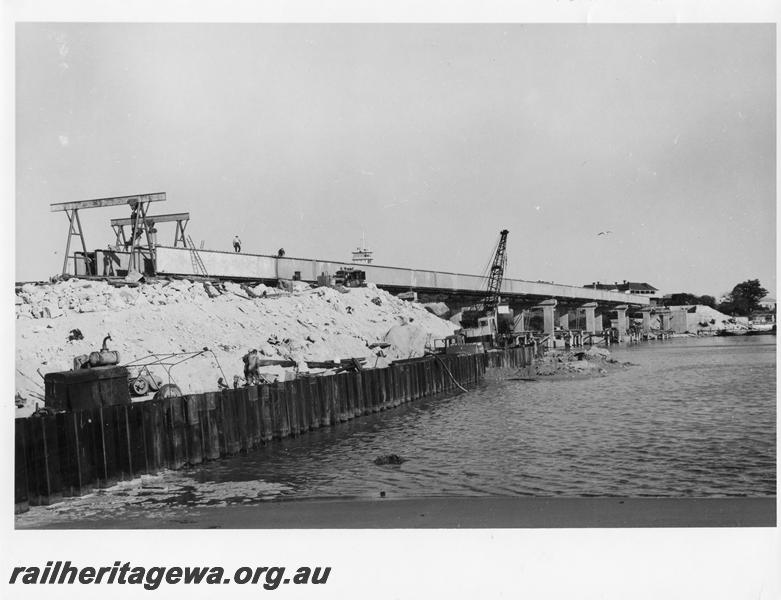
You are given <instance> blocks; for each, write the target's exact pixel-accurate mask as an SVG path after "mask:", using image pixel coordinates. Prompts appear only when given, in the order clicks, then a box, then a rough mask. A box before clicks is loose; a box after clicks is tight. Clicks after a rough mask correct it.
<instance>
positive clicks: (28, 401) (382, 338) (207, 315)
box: [16, 279, 455, 416]
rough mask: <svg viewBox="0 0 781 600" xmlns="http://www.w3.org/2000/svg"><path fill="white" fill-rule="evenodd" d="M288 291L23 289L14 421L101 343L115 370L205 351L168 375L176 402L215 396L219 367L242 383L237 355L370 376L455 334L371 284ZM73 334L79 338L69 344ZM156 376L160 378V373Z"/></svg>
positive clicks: (177, 286)
mask: <svg viewBox="0 0 781 600" xmlns="http://www.w3.org/2000/svg"><path fill="white" fill-rule="evenodd" d="M288 287H289V290H290V291H283V290H280V289H277V288H271V287H267V286H265V285H263V284H258V285H252V286H250V285H246V284H245V285H240V284H237V283H230V282H226V283H210V282H193V281H188V280H170V281H159V282H155V283H149V284H139V285H136V286H134V287H131V286H121V287H116V286H114V285H110V284H109V283H107V282H104V281H86V280H79V279H69V280H67V281H62V282H58V283H53V284H44V285H41V284H25V285H23V286H21V288H19V289H17V293H16V316H17V320H16V401H17V406H20V405H21V409H19V410H18V411H17V415H18V416H23V415H24V414H28V413H29V412H31V411H32V410H33V409H34V407H35V405H36V403H38V404H41V402H42V399H43V391H44V390H43V377H42V375H44V374H46V373H48V372H52V371H66V370H69V369H71V368H72V366H73V358H74V357H75V356H77V355H80V354H88V353H89V352H91V351H93V350H98V349H100V346H101V343H102V340H103V338H104V337H105V336H106V335H107V334H111V341H110V342H109V343H108V345H109V348H110V349H112V350H117V351H119V354H120V364H125V363H127V362H129V361H131V360H134V359H138V358H141V357H143V356H146V355H149V354H160V353H174V352H193V351H198V350H201V349H202V348H204V347H208V348H209V349H210V350H212V351H213V352H214V357H213V356H211V354H205V355H202V356H199V357H196V358H194V359H192V360H189V361H186V362H183V363H181V364H180V365H177V366H175V367H173V368H172V369H171V371H170V374H171V377H172V379H173V381H174V382H175V383H176V384H177V385H179V387H180V388H181V389H182V391H183V392H184V393H196V392H203V391H209V390H215V389H217V379H218V378H219V377H221V376H222V374H221V372H220V368H219V367H221V368H222V370H223V371H224V373H225V376H226V377H227V380H228V383H231V382H232V379H233V376H234V375H243V367H244V365H243V361H242V356H243V355H244V354H245V353H246V352H247V351H249V350H251V349H257V350H258V351H259V352H260V354H261V355H262V357H263V358H268V359H281V360H292V361H294V362H296V363H297V365H298V367H297V368H298V369H300V370H305V369H306V368H307V367H306V361H331V360H341V359H345V358H358V357H362V358H365V359H366V366H368V367H373V366H375V365H376V366H385V365H387V364H388V363H389V362H390V361H392V360H396V359H399V358H410V357H414V356H421V355H422V354H423V352H424V349H425V346H426V343H427V342H428V341H429V339H436V338H442V337H445V336H447V335H450V334H452V333H453V331H454V329H455V326H454V325H453V324H452V323H450V322H449V321H445V320H443V319H441V318H439V317H437V316H436V315H434V314H432V313H431V312H430V311H427V310H426V309H425V308H424V307H423V306H422V305H421V304H419V303H416V302H406V301H403V300H400V299H398V298H396V297H394V296H392V295H391V294H389V293H387V292H385V291H383V290H379V289H377V288H375V287H374V286H373V285H371V284H370V285H369V286H368V287H365V288H349V289H341V290H337V289H333V288H325V287H322V288H314V289H312V288H309V286H307V285H306V284H303V283H300V282H294V284H293V285H291V286H288ZM74 329H78V330H80V332H81V333H82V334H83V336H84V337H83V339H75V340H69V339H68V338H69V337H70V336H69V334H70V332H71V331H72V330H74ZM388 344H389V345H388ZM370 346H372V347H370ZM215 357H216V360H215ZM218 363H219V364H218ZM262 372H263V373H264V374H265V375H266V376H268V377H269V378H271V379H273V378H275V377H276V378H285V377H286V376H287V377H289V376H290V369H288V371H287V372H285V370H284V369H282V368H281V367H274V366H270V367H266V368H265V369H264V371H262ZM160 375H161V376H163V378H164V379H167V375H166V373H165V372H164V371H162V372H160Z"/></svg>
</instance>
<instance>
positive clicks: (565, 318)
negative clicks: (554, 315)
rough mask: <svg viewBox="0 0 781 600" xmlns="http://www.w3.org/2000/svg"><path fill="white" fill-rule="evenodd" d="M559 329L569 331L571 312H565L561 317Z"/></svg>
mask: <svg viewBox="0 0 781 600" xmlns="http://www.w3.org/2000/svg"><path fill="white" fill-rule="evenodd" d="M559 327H561V328H562V329H569V311H568V310H565V311H564V313H563V314H560V315H559Z"/></svg>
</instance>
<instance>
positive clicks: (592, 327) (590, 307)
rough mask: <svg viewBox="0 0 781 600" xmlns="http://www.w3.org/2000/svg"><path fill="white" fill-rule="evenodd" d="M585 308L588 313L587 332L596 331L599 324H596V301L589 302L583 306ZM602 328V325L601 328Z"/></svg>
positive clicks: (584, 310)
mask: <svg viewBox="0 0 781 600" xmlns="http://www.w3.org/2000/svg"><path fill="white" fill-rule="evenodd" d="M581 308H582V309H583V312H584V313H586V332H588V333H596V332H597V324H596V314H595V313H596V310H597V303H596V302H588V303H586V304H584V305H583V306H581ZM601 323H602V320H601V319H600V325H601ZM601 329H602V328H601V327H600V330H601Z"/></svg>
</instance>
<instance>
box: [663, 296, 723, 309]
mask: <svg viewBox="0 0 781 600" xmlns="http://www.w3.org/2000/svg"><path fill="white" fill-rule="evenodd" d="M688 304H704V305H705V306H710V307H711V308H714V307H715V306H716V298H714V297H713V296H708V295H705V296H697V295H696V294H690V293H688V292H679V293H677V294H672V295H671V296H670V297H669V298H665V300H664V305H665V306H685V305H688Z"/></svg>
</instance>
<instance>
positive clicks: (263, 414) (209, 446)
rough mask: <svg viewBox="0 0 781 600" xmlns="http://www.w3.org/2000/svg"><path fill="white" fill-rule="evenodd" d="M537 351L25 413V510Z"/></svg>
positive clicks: (20, 432)
mask: <svg viewBox="0 0 781 600" xmlns="http://www.w3.org/2000/svg"><path fill="white" fill-rule="evenodd" d="M533 359H534V349H533V348H531V347H529V348H518V349H510V350H505V351H495V352H489V353H487V354H485V355H468V356H454V355H439V356H436V357H431V356H427V357H421V358H417V359H410V360H404V361H398V362H396V363H394V364H392V365H391V366H390V367H388V368H381V369H365V370H361V371H357V372H347V373H340V374H336V375H330V376H319V377H306V378H301V379H298V380H296V381H287V382H278V383H273V384H263V385H259V386H250V387H245V388H240V389H236V390H223V391H221V392H207V393H204V394H189V395H186V396H183V397H176V398H167V399H160V400H150V401H146V402H142V403H135V404H132V405H111V404H110V403H107V404H106V405H105V406H99V407H97V408H88V409H85V410H80V411H76V412H62V413H58V414H55V415H48V416H34V417H29V418H26V419H17V420H16V423H15V446H14V451H15V460H14V464H15V473H16V477H15V482H14V484H15V485H14V499H15V509H16V511H17V512H20V511H21V512H23V511H25V510H27V509H28V507H29V506H30V505H33V506H34V505H40V504H51V503H53V502H57V501H59V500H60V499H61V498H62V497H63V496H73V495H79V494H82V493H85V492H89V491H91V490H92V489H94V488H96V487H104V486H106V485H109V484H111V483H112V482H114V481H116V480H118V479H128V478H132V477H137V476H139V475H140V474H142V473H154V472H157V471H159V470H161V469H165V468H172V469H180V468H182V467H185V466H187V465H197V464H201V463H203V462H205V461H207V460H215V459H218V458H220V457H223V456H233V455H236V454H239V453H243V452H248V451H250V450H252V449H254V448H258V447H259V446H261V445H265V444H269V443H273V442H272V440H274V439H283V438H286V437H289V436H298V435H302V434H305V433H306V432H308V431H309V430H310V429H316V428H320V427H328V426H332V425H336V424H338V423H343V422H346V421H348V420H351V419H354V418H356V417H360V416H363V415H368V414H371V413H377V412H380V411H382V410H387V409H390V408H393V407H397V406H399V405H401V404H403V403H405V402H410V401H413V400H417V399H419V398H422V397H425V396H432V395H435V394H440V393H449V392H452V391H454V390H456V389H457V388H459V387H461V386H467V385H472V384H476V383H478V382H479V381H480V380H481V379H482V378H483V376H484V374H485V371H486V368H496V367H511V368H522V369H523V368H529V367H530V366H531V364H532V361H533Z"/></svg>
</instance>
